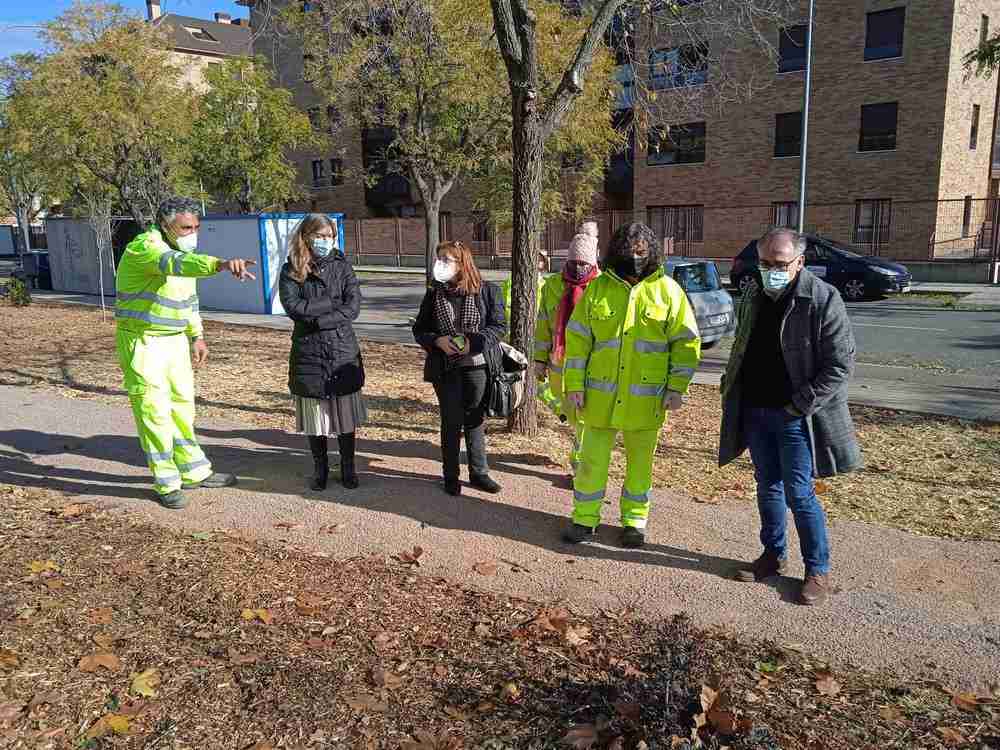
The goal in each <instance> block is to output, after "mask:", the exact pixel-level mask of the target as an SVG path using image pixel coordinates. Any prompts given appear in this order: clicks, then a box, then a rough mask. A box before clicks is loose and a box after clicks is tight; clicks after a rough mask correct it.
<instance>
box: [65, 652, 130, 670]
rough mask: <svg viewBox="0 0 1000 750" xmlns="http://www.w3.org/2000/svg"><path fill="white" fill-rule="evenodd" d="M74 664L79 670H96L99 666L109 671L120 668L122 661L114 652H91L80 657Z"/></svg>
mask: <svg viewBox="0 0 1000 750" xmlns="http://www.w3.org/2000/svg"><path fill="white" fill-rule="evenodd" d="M76 666H77V668H78V669H79V670H80V671H81V672H96V671H98V670H99V669H100V668H101V667H104V668H105V669H107V670H108V671H109V672H117V671H118V670H120V669H121V668H122V663H121V660H120V659H119V658H118V657H117V656H115V655H114V654H91V655H90V656H85V657H83V658H82V659H80V662H79V664H77V665H76Z"/></svg>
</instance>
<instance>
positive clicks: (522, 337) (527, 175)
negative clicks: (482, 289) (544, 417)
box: [509, 96, 544, 436]
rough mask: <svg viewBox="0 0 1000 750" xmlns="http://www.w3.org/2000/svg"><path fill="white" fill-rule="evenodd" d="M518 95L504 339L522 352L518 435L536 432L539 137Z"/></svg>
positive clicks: (514, 425) (515, 420) (514, 418)
mask: <svg viewBox="0 0 1000 750" xmlns="http://www.w3.org/2000/svg"><path fill="white" fill-rule="evenodd" d="M524 105H525V100H524V97H523V96H518V97H515V99H514V131H513V145H514V162H513V167H514V206H513V209H514V230H513V248H512V251H511V264H512V266H511V294H510V297H511V300H510V308H511V309H510V342H511V345H512V346H513V347H514V348H515V349H518V350H520V351H522V352H524V354H525V355H526V356H527V357H528V362H530V363H531V364H530V365H529V371H528V373H527V379H526V382H525V394H524V402H523V403H522V405H521V408H519V409H518V410H517V411H515V412H514V413H513V414H512V415H511V417H510V422H509V426H510V429H511V430H513V431H515V432H517V433H520V434H522V435H528V436H531V435H534V434H535V433H536V432H537V431H538V415H537V409H536V406H537V402H536V401H535V378H534V356H533V352H534V349H535V319H536V317H537V315H536V306H537V304H538V300H537V296H538V227H539V223H540V219H541V196H542V150H543V148H544V143H543V140H542V129H541V123H540V122H539V121H538V118H537V117H535V116H533V115H529V114H525V111H524Z"/></svg>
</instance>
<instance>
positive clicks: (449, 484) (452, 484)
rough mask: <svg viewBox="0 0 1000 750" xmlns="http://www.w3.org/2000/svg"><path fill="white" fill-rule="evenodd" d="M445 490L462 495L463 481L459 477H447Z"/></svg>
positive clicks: (451, 493)
mask: <svg viewBox="0 0 1000 750" xmlns="http://www.w3.org/2000/svg"><path fill="white" fill-rule="evenodd" d="M444 491H445V492H447V493H448V494H449V495H461V494H462V483H461V482H460V481H458V480H457V479H445V480H444Z"/></svg>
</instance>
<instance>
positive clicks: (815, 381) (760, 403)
mask: <svg viewBox="0 0 1000 750" xmlns="http://www.w3.org/2000/svg"><path fill="white" fill-rule="evenodd" d="M757 251H758V255H759V256H760V264H759V267H760V275H759V278H758V279H757V280H756V282H755V283H754V284H751V285H750V288H749V289H748V290H747V292H746V294H745V295H744V297H743V299H742V300H741V302H740V304H739V306H738V310H737V315H738V317H739V325H738V327H737V329H736V341H735V343H734V344H733V351H732V354H731V355H730V358H729V363H728V365H727V367H726V372H725V374H724V375H723V378H722V404H723V415H722V429H721V436H720V441H719V465H720V466H725V465H726V464H728V463H729V462H731V461H733V460H735V459H736V458H738V457H739V456H740V455H741V454H742V453H743V451H744V450H746V449H747V448H749V449H750V457H751V459H752V460H753V464H754V474H755V476H756V479H757V507H758V510H759V511H760V519H761V530H760V540H761V543H762V544H763V546H764V551H763V553H762V554H761V555H760V557H758V558H757V559H756V560H754V561H753V562H752V563H750V564H748V565H746V566H745V567H744V568H742V569H741V570H740V571H739V572H738V573H737V579H739V580H741V581H747V582H753V581H761V580H764V579H765V578H769V577H771V576H775V575H779V574H781V573H783V572H784V570H785V566H786V561H787V540H786V534H785V528H786V516H787V509H789V508H790V509H791V511H792V516H793V517H794V519H795V528H796V530H797V531H798V535H799V542H800V547H801V551H802V559H803V562H804V563H805V578H804V580H803V582H802V588H801V591H800V593H799V602H800V603H801V604H811V605H814V604H821V603H823V602H824V601H825V600H826V598H827V596H828V594H829V592H830V544H829V538H828V534H827V526H826V516H825V514H824V513H823V507H822V506H821V505H820V503H819V500H818V499H817V498H816V492H815V488H814V483H813V478H814V477H829V476H833V475H835V474H840V473H844V472H849V471H853V470H855V469H857V468H859V467H860V465H861V455H860V450H859V448H858V443H857V439H856V437H855V433H854V424H853V422H852V421H851V414H850V411H849V410H848V408H847V384H848V381H849V380H850V377H851V373H852V372H853V370H854V353H855V347H854V333H853V331H852V330H851V321H850V320H849V319H848V317H847V309H846V308H845V307H844V302H843V300H841V298H840V294H839V293H838V292H837V290H836V289H834V288H833V287H832V286H830V285H829V284H827V283H825V282H824V281H822V280H820V279H819V278H817V277H816V276H814V275H813V274H812V273H810V272H809V270H808V269H806V268H805V251H806V239H805V237H803V236H802V235H800V234H798V233H797V232H793V231H791V230H789V229H774V230H772V231H770V232H768V233H767V234H766V235H764V237H762V238H761V239H760V240H759V241H758V243H757Z"/></svg>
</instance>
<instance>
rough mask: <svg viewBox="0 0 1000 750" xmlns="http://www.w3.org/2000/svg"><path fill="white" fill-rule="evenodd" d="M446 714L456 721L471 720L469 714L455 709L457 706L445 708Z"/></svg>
mask: <svg viewBox="0 0 1000 750" xmlns="http://www.w3.org/2000/svg"><path fill="white" fill-rule="evenodd" d="M444 712H445V713H446V714H447V715H448V716H449V717H450V718H452V719H454V720H455V721H467V720H468V718H469V715H468V714H467V713H465V712H464V711H462V709H460V708H455V706H445V707H444Z"/></svg>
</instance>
